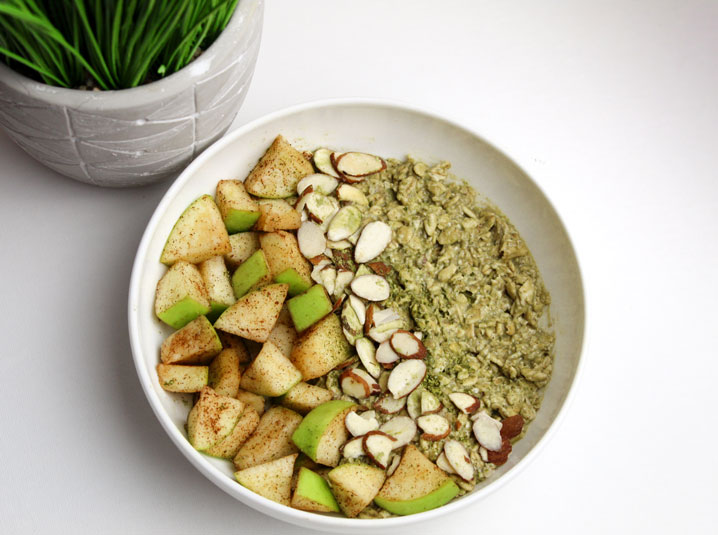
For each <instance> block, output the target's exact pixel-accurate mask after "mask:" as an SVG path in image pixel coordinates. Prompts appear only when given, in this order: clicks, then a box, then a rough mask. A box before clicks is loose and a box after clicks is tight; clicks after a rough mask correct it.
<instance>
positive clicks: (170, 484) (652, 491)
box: [0, 0, 718, 535]
mask: <svg viewBox="0 0 718 535" xmlns="http://www.w3.org/2000/svg"><path fill="white" fill-rule="evenodd" d="M439 6H441V7H439ZM717 58H718V3H716V2H715V1H712V0H705V1H702V2H701V1H687V0H683V1H681V0H676V1H672V2H671V1H649V0H646V1H628V0H615V1H595V2H588V1H574V2H557V1H547V0H544V1H541V2H537V1H532V0H523V1H513V2H505V1H496V2H484V1H481V2H472V1H463V2H459V1H450V2H446V1H442V2H438V1H428V0H422V1H414V2H412V3H411V4H409V2H402V3H400V2H398V1H397V2H381V1H378V0H371V1H369V0H364V1H362V2H332V1H329V0H326V1H313V0H310V1H307V2H292V1H290V0H282V1H280V0H270V1H269V2H268V5H267V9H266V19H265V31H264V39H263V42H262V47H261V52H260V56H259V63H258V67H257V70H256V74H255V77H254V81H253V83H252V87H251V89H250V91H249V95H248V97H247V100H246V102H245V104H244V106H243V108H242V110H241V112H240V113H239V115H238V117H237V120H236V122H235V126H236V125H241V124H243V123H245V122H247V121H249V120H252V119H254V118H257V117H260V116H261V115H263V114H265V113H267V112H270V111H274V110H277V109H279V108H282V107H285V106H287V105H291V104H296V103H300V102H305V101H309V100H315V99H320V98H326V97H338V96H374V97H383V98H391V99H398V100H403V101H406V102H409V103H413V104H417V105H423V106H427V107H430V108H433V109H434V110H437V111H439V112H443V113H446V114H448V115H450V116H453V117H458V118H460V119H462V120H463V121H464V122H465V123H466V124H468V125H469V126H471V127H473V128H474V129H476V130H478V131H479V132H481V133H483V134H484V135H485V136H486V137H488V138H489V139H490V140H493V141H494V142H495V143H496V144H497V145H498V146H499V147H501V148H503V149H505V150H506V151H507V152H508V153H509V154H510V155H511V156H513V157H514V158H515V159H516V160H517V161H518V162H519V163H520V164H521V165H522V166H523V167H524V168H525V169H526V170H527V171H528V172H529V174H531V175H532V176H533V177H534V178H535V179H536V180H537V181H538V182H539V183H540V185H541V186H542V187H543V188H544V189H545V191H546V192H547V193H548V195H549V196H550V197H551V198H552V199H553V201H554V202H555V204H556V205H557V207H558V209H559V211H560V212H561V214H562V215H563V217H564V218H565V222H566V223H567V226H568V227H569V228H570V230H571V232H572V235H573V237H574V239H575V241H576V245H577V248H578V251H579V254H580V258H581V261H582V264H583V268H584V270H585V277H586V286H587V292H588V303H589V311H588V317H589V325H590V338H589V345H588V349H587V352H586V354H585V359H586V366H585V369H584V374H583V377H582V380H581V382H580V387H579V389H578V392H577V396H576V397H575V400H574V403H573V405H572V407H571V410H570V411H569V413H568V415H567V417H566V419H565V421H564V423H563V425H562V426H561V428H560V429H559V430H558V432H557V433H556V434H555V436H554V438H553V440H552V441H551V443H550V444H549V445H548V446H547V447H546V448H545V449H544V451H543V453H542V454H541V455H540V456H539V457H538V458H537V459H536V461H535V462H534V463H533V464H532V465H530V466H529V467H527V468H526V469H525V470H524V472H523V473H521V474H520V475H519V476H518V477H517V478H515V479H514V480H513V481H512V482H510V483H509V484H508V485H507V486H505V487H504V488H502V489H500V490H499V491H498V492H497V493H495V494H493V495H491V496H490V497H489V498H488V499H486V500H485V501H483V502H481V503H480V504H478V505H476V506H474V507H471V508H469V509H466V510H464V511H463V512H461V513H460V514H456V515H455V516H453V517H451V518H444V519H443V520H441V521H437V522H432V523H427V524H425V525H420V526H419V527H415V528H413V529H412V532H413V533H437V532H440V533H442V534H447V535H448V534H450V533H457V534H458V533H467V532H472V533H483V534H489V533H491V534H494V533H512V532H517V531H519V530H523V531H524V532H529V530H532V531H535V532H539V533H544V532H549V531H550V532H552V533H571V534H575V533H606V532H609V531H610V532H613V533H676V532H678V530H681V532H686V533H709V532H712V533H715V530H716V529H717V528H716V527H715V523H716V522H715V520H714V515H712V514H711V512H712V511H711V509H714V508H715V505H716V503H718V456H717V455H716V453H715V451H714V449H715V441H716V438H718V433H717V431H716V423H717V418H716V409H715V407H716V403H717V402H718V396H717V395H716V390H718V383H717V381H716V377H717V376H718V364H717V363H716V362H717V360H718V352H717V351H716V347H717V346H718V336H717V335H716V333H717V332H718V327H717V326H716V320H715V317H716V306H717V305H716V301H717V300H718V291H717V287H718V285H717V283H716V278H717V276H716V267H717V266H718V245H717V242H718V186H717V185H716V181H717V180H718V172H717V170H716V169H717V166H716V162H715V160H716V153H717V152H718V60H717ZM288 80H289V81H291V83H289V82H288ZM0 162H1V165H0V251H1V253H0V254H1V255H2V268H1V269H2V271H1V273H2V277H0V295H2V298H3V302H4V303H5V305H4V311H5V312H4V315H3V319H2V321H1V322H0V333H1V336H0V341H1V342H0V348H1V349H0V358H1V360H0V366H1V367H2V391H1V392H2V395H1V396H0V397H1V398H2V401H0V430H2V435H0V533H3V534H5V533H7V534H11V533H22V534H24V533H48V532H52V533H55V534H64V533H84V532H93V533H168V534H169V533H171V534H180V533H258V534H264V533H278V532H281V533H297V534H298V533H309V531H308V530H304V529H300V528H295V527H292V526H289V525H287V524H283V523H280V522H278V521H275V520H273V519H271V518H268V517H265V516H263V515H261V514H259V513H257V512H255V511H253V510H251V509H249V508H248V507H245V506H244V505H242V504H240V503H239V502H236V501H234V500H233V499H232V498H230V497H229V496H227V495H225V494H224V493H223V492H221V491H220V490H218V489H217V488H216V487H214V486H213V485H212V484H211V483H210V482H209V481H207V480H205V479H204V478H203V477H202V476H201V475H200V474H199V473H198V472H197V471H196V470H195V469H194V468H193V467H192V466H191V465H190V464H189V463H188V462H187V461H186V460H185V458H184V457H182V455H181V454H180V453H178V451H177V450H175V448H174V446H173V445H172V443H171V442H170V440H169V438H168V437H167V436H166V435H165V433H164V431H163V430H162V429H161V428H160V426H159V424H158V423H157V421H156V420H155V417H154V415H153V414H152V412H151V410H150V408H149V405H148V404H147V402H146V400H145V398H144V395H143V393H142V391H141V389H140V385H139V382H138V380H137V377H136V375H135V370H134V367H133V364H132V359H131V355H130V348H129V343H128V336H127V324H126V297H127V289H128V283H129V276H130V268H131V264H132V260H133V257H134V254H135V250H136V247H137V245H138V243H139V240H140V236H141V233H142V231H143V228H144V226H145V224H146V222H147V221H148V219H149V217H150V215H151V214H152V211H153V209H154V207H155V205H156V204H157V202H158V201H159V199H160V198H161V197H162V195H163V193H164V192H165V190H166V189H167V188H168V187H169V184H170V182H166V183H163V184H159V185H156V186H153V187H147V188H144V189H132V190H120V191H112V190H105V189H99V188H96V187H91V186H85V185H83V184H80V183H76V182H73V181H71V180H68V179H64V178H62V177H60V176H58V175H56V174H55V173H53V172H52V171H49V170H48V169H45V168H44V167H42V166H41V165H39V164H38V163H36V162H35V161H34V160H32V159H30V158H29V157H28V156H26V155H25V154H24V153H23V152H22V151H21V150H20V149H19V148H18V147H16V146H15V145H14V144H13V143H12V142H11V141H10V140H9V139H8V138H7V136H5V135H4V134H2V133H0ZM711 506H713V507H711Z"/></svg>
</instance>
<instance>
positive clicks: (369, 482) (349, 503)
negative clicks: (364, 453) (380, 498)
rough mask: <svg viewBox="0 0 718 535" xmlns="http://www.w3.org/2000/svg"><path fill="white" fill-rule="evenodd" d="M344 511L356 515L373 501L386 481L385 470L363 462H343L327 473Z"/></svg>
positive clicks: (350, 516) (352, 515)
mask: <svg viewBox="0 0 718 535" xmlns="http://www.w3.org/2000/svg"><path fill="white" fill-rule="evenodd" d="M327 478H328V479H329V482H330V483H331V486H332V492H333V493H334V496H335V497H336V499H337V502H338V503H339V507H340V508H341V510H342V512H343V513H344V514H345V515H347V516H348V517H349V518H354V517H356V516H357V515H358V514H359V513H361V512H362V511H363V510H364V509H365V508H366V506H367V505H369V504H370V503H371V501H372V500H373V499H374V497H375V496H376V495H377V493H378V492H379V489H380V488H381V486H382V484H383V483H384V479H385V475H384V470H382V469H380V468H376V467H375V466H369V465H368V464H363V463H350V464H343V465H341V466H339V467H337V468H335V469H334V470H332V471H331V472H329V473H328V474H327Z"/></svg>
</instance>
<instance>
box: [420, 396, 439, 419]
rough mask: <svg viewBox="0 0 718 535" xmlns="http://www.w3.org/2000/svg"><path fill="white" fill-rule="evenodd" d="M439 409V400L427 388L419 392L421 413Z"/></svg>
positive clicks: (431, 412)
mask: <svg viewBox="0 0 718 535" xmlns="http://www.w3.org/2000/svg"><path fill="white" fill-rule="evenodd" d="M440 410H441V401H439V398H437V397H436V396H435V395H434V394H432V393H431V392H429V391H428V390H423V391H422V392H421V414H435V413H437V412H439V411H440Z"/></svg>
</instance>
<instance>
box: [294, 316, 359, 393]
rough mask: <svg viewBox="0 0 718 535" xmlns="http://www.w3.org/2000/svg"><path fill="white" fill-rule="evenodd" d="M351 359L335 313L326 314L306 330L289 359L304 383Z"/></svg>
mask: <svg viewBox="0 0 718 535" xmlns="http://www.w3.org/2000/svg"><path fill="white" fill-rule="evenodd" d="M350 356H351V346H350V345H349V342H347V339H346V337H345V336H344V333H343V332H342V324H341V322H340V321H339V318H338V317H337V316H336V314H329V315H327V316H326V317H325V318H324V319H322V320H320V321H319V322H318V323H315V324H314V325H312V326H311V327H310V328H309V329H307V330H306V331H305V332H304V333H303V334H302V335H301V336H300V337H299V338H297V340H296V341H295V342H294V346H293V347H292V354H291V356H290V357H289V358H290V359H291V361H292V362H293V363H294V366H296V367H297V369H298V370H299V371H300V372H302V377H303V379H304V380H305V381H308V380H310V379H315V378H317V377H322V376H323V375H326V374H327V373H329V372H330V371H331V370H333V369H334V368H336V367H337V366H338V365H339V364H341V363H342V362H344V361H345V360H347V359H348V358H349V357H350Z"/></svg>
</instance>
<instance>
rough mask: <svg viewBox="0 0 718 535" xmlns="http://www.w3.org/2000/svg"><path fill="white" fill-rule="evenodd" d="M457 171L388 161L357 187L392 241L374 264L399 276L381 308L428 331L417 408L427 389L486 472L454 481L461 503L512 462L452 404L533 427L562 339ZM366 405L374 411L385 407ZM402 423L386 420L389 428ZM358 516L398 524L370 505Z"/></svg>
mask: <svg viewBox="0 0 718 535" xmlns="http://www.w3.org/2000/svg"><path fill="white" fill-rule="evenodd" d="M449 168H450V164H449V163H448V162H441V163H439V164H437V165H434V166H429V165H427V164H426V163H423V162H420V161H417V160H414V159H412V158H408V159H407V160H406V161H403V162H401V161H397V160H389V161H388V162H387V168H386V170H384V171H382V172H380V173H376V174H374V175H370V176H369V177H367V178H366V179H365V180H364V181H363V182H361V183H360V184H358V185H357V186H358V187H359V188H360V189H361V191H362V192H363V193H364V194H365V196H366V198H367V200H368V203H369V207H368V210H367V219H368V220H371V221H383V222H386V223H388V225H389V226H390V227H391V229H392V231H393V239H392V241H391V242H390V244H389V245H388V247H387V248H386V249H385V251H384V252H383V253H382V254H381V255H380V256H379V257H378V258H377V259H376V260H377V261H380V262H382V263H383V264H385V265H386V266H390V267H391V269H390V270H389V269H387V270H386V278H387V280H388V281H389V285H390V288H391V293H390V297H389V298H388V299H387V300H386V301H385V302H383V303H382V305H383V306H385V307H387V308H391V309H393V310H394V311H395V312H397V314H398V316H400V317H401V322H400V323H401V326H402V328H403V329H408V330H413V331H417V332H419V333H422V335H423V343H424V345H425V346H426V349H427V354H426V358H425V361H426V364H427V374H426V377H425V379H424V381H423V382H422V384H421V386H420V387H419V388H417V389H416V390H415V391H414V392H412V394H411V395H410V396H409V399H408V403H407V405H408V407H409V408H410V407H411V404H412V402H418V403H420V400H421V396H422V393H423V392H425V391H428V392H429V393H430V394H433V396H434V397H435V398H436V399H437V400H438V401H439V402H440V404H441V409H440V411H439V412H438V414H440V415H442V416H443V417H445V418H446V419H447V420H448V421H449V424H450V428H451V432H450V434H449V435H448V437H447V438H448V439H455V440H458V441H460V442H461V443H462V444H463V445H464V446H465V447H466V449H467V450H468V452H469V454H470V457H471V462H472V464H473V465H474V466H475V467H476V472H475V476H474V478H473V480H472V481H465V480H462V479H461V478H459V477H456V478H455V479H456V482H457V483H458V484H459V486H460V488H461V489H462V491H461V494H463V493H465V492H468V491H470V490H471V489H472V488H473V487H474V485H475V484H476V483H478V482H480V481H482V480H484V479H486V478H487V477H488V476H489V475H490V474H491V472H492V471H493V470H494V468H495V466H496V465H499V464H503V462H504V461H505V459H496V458H495V457H494V458H493V459H492V455H491V454H490V452H487V451H486V450H485V449H484V448H482V447H481V446H480V445H479V443H478V442H477V440H476V438H475V437H474V434H473V433H472V425H471V416H470V415H469V414H466V413H464V412H462V411H461V410H458V409H457V407H456V406H455V404H454V403H452V401H451V399H450V398H449V395H450V394H452V393H456V392H459V393H467V394H470V395H472V396H474V397H476V398H478V399H479V400H480V406H481V409H482V410H484V411H486V412H488V413H489V414H490V415H491V416H493V417H495V418H496V419H498V420H502V419H505V418H509V417H514V418H512V421H513V422H516V421H517V420H518V418H517V417H516V415H520V417H521V418H522V419H523V421H525V422H527V423H528V422H530V421H531V420H533V419H534V418H535V416H536V411H538V409H539V407H540V405H541V401H542V396H543V389H544V387H545V386H546V385H547V384H548V382H549V380H550V378H551V371H552V367H553V356H554V334H553V332H552V331H551V330H550V329H548V328H547V327H545V324H546V323H547V318H546V316H547V315H548V314H546V316H544V312H545V311H546V312H548V306H549V304H550V295H549V294H548V292H547V290H546V288H545V287H544V285H543V282H542V280H541V277H540V274H539V271H538V268H537V266H536V263H535V261H534V259H533V257H532V256H531V254H530V252H529V251H528V249H527V247H526V245H525V243H524V241H523V240H522V238H521V237H520V235H519V233H518V231H517V230H516V228H515V227H514V226H513V225H512V224H511V222H510V221H509V220H508V219H507V218H506V216H505V215H503V214H502V213H501V212H500V211H499V210H498V209H497V208H496V207H494V206H492V205H490V204H489V203H487V202H483V203H479V202H478V199H477V193H476V191H474V189H473V188H472V187H471V186H469V185H468V184H467V183H466V182H465V181H461V180H457V179H456V178H455V177H453V176H452V175H451V174H450V173H449ZM542 319H543V321H540V320H542ZM340 375H341V371H333V372H331V373H330V374H329V375H328V377H327V380H326V383H327V385H328V387H329V389H330V390H332V391H334V392H335V393H336V394H337V395H340V396H341V389H340V386H339V380H338V378H339V376H340ZM424 395H426V394H424ZM345 397H346V396H345ZM377 397H378V396H377ZM359 402H360V403H361V404H362V405H364V406H365V407H366V408H367V409H371V408H374V405H375V403H376V398H375V397H374V396H372V397H369V398H366V399H365V400H360V401H359ZM418 411H419V413H420V412H421V409H418ZM392 416H393V414H382V413H381V412H377V413H376V417H377V419H378V420H379V422H380V423H385V422H386V421H388V420H389V419H391V418H392ZM523 434H524V431H523V430H522V431H521V434H520V435H519V436H518V437H517V438H520V437H521V436H523ZM416 445H417V446H418V448H419V449H420V450H421V451H422V452H423V453H424V454H425V455H426V456H427V457H429V459H431V460H432V461H436V460H437V458H439V456H440V454H441V452H442V449H443V448H444V440H431V439H425V438H419V439H418V440H417V441H416ZM492 460H494V462H491V461H492ZM343 462H353V461H352V460H350V459H345V460H344V461H343ZM360 516H362V517H376V516H380V517H384V516H390V515H389V514H388V513H387V512H386V511H384V510H382V509H381V508H379V507H373V506H370V507H368V508H367V509H365V510H364V511H363V512H362V514H361V515H360Z"/></svg>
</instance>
